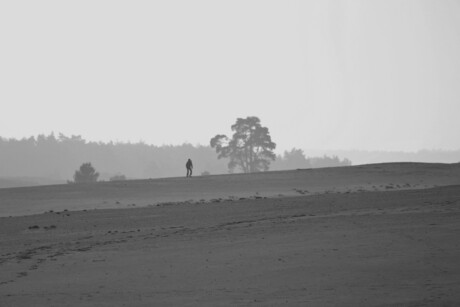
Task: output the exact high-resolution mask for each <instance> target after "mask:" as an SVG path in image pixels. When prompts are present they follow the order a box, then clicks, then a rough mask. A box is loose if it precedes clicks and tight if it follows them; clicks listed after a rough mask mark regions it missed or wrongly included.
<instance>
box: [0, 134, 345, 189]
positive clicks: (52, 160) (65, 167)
mask: <svg viewBox="0 0 460 307" xmlns="http://www.w3.org/2000/svg"><path fill="white" fill-rule="evenodd" d="M188 158H191V159H192V160H193V164H194V175H195V176H199V175H202V174H208V173H209V174H226V173H228V167H227V164H228V160H227V159H220V160H219V159H217V154H216V152H215V151H214V149H212V148H211V147H210V146H201V145H198V146H193V145H191V144H183V145H174V146H172V145H163V146H154V145H148V144H145V143H142V142H138V143H114V142H109V143H103V142H87V141H86V140H84V139H83V138H82V137H81V136H75V135H73V136H70V137H68V136H65V135H63V134H59V135H58V136H57V137H56V136H55V135H54V134H53V133H52V134H50V135H47V136H46V135H38V136H37V137H30V138H23V139H21V140H17V139H6V138H1V137H0V187H2V186H3V187H5V186H11V183H10V184H7V183H6V178H9V179H11V178H15V180H16V183H15V185H17V186H19V185H35V184H53V183H63V182H67V180H72V177H73V174H74V173H75V171H76V170H77V169H78V168H79V167H80V165H81V164H82V163H85V162H91V164H92V165H93V166H94V168H96V170H97V171H98V172H99V173H100V177H99V179H100V180H109V179H110V178H111V177H113V176H117V175H124V176H126V178H128V179H137V178H160V177H175V176H185V162H186V161H187V159H188ZM346 165H351V161H349V160H348V159H343V160H341V159H339V158H338V157H336V156H332V157H327V156H321V157H314V158H307V157H305V155H304V153H303V151H302V150H300V149H292V150H291V151H287V152H285V153H284V154H283V155H278V156H277V158H276V160H275V161H273V162H272V163H271V165H270V170H285V169H297V168H317V167H328V166H346ZM2 180H3V181H2ZM2 182H3V183H2Z"/></svg>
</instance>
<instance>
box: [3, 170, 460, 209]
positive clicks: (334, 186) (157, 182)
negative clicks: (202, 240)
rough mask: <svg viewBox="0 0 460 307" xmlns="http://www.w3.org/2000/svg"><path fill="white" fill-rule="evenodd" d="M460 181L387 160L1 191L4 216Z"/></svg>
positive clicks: (457, 174)
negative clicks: (384, 162)
mask: <svg viewBox="0 0 460 307" xmlns="http://www.w3.org/2000/svg"><path fill="white" fill-rule="evenodd" d="M453 184H460V164H458V163H457V164H429V163H387V164H371V165H363V166H352V167H342V168H323V169H309V170H297V171H279V172H268V173H258V174H239V175H219V176H209V177H193V178H167V179H154V180H133V181H131V180H130V181H126V182H101V183H98V184H92V185H55V186H46V187H45V186H42V187H24V188H12V189H11V188H10V189H0V216H10V215H12V216H17V215H26V214H37V213H43V212H46V211H49V210H54V211H56V210H63V209H68V210H78V209H95V208H99V209H103V208H127V207H131V206H133V205H135V206H147V205H152V204H157V203H161V202H176V201H186V200H194V201H197V200H200V199H203V200H210V199H214V198H229V197H238V198H239V197H250V196H256V195H260V196H266V197H273V196H279V195H280V194H282V195H284V196H292V195H299V194H302V195H311V194H316V193H325V192H345V191H360V190H392V189H417V188H427V187H433V186H443V185H453Z"/></svg>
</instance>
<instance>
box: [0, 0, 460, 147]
mask: <svg viewBox="0 0 460 307" xmlns="http://www.w3.org/2000/svg"><path fill="white" fill-rule="evenodd" d="M459 55H460V1H458V0H457V1H454V0H381V1H378V0H375V1H374V0H373V1H369V0H362V1H361V0H355V1H351V0H348V1H347V0H343V1H333V0H329V1H289V0H280V1H272V0H261V1H253V0H244V1H239V0H232V1H217V0H210V1H202V0H196V1H189V0H184V1H175V0H168V1H117V0H110V1H101V0H91V1H85V0H82V1H60V0H58V1H47V0H44V1H21V0H18V1H1V2H0V111H1V114H2V117H1V120H0V136H2V137H8V138H22V137H29V136H32V135H38V134H42V133H44V134H49V133H51V132H54V133H55V134H58V133H64V134H65V135H81V136H82V137H83V138H85V139H87V140H93V141H104V142H106V141H110V140H112V141H122V142H126V141H131V142H137V141H143V142H145V143H148V144H155V145H163V144H182V143H184V142H188V143H192V144H203V145H207V144H209V140H210V139H211V138H212V137H213V136H215V135H216V134H227V135H231V130H230V126H231V125H232V124H233V123H234V122H235V121H236V119H237V118H238V117H247V116H257V117H259V118H260V120H261V123H262V125H263V126H266V127H268V128H269V131H270V134H271V137H272V140H273V141H274V142H275V143H277V152H282V151H284V150H288V149H291V148H293V147H296V148H303V149H309V148H310V149H344V150H351V149H357V150H389V151H393V150H397V151H417V150H420V149H444V150H455V149H460V133H459V132H460V119H459V117H460V116H459V114H460V56H459Z"/></svg>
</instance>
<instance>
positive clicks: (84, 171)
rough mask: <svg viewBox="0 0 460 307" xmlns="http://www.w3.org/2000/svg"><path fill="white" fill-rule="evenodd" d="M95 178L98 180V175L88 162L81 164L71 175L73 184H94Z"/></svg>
mask: <svg viewBox="0 0 460 307" xmlns="http://www.w3.org/2000/svg"><path fill="white" fill-rule="evenodd" d="M97 178H99V173H98V172H96V169H95V168H94V167H93V166H92V165H91V163H90V162H87V163H83V164H82V165H81V166H80V169H79V170H76V171H75V174H74V175H73V179H74V183H92V182H96V181H97Z"/></svg>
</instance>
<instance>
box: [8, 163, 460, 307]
mask: <svg viewBox="0 0 460 307" xmlns="http://www.w3.org/2000/svg"><path fill="white" fill-rule="evenodd" d="M403 166H404V167H406V168H405V169H404V171H401V166H398V167H396V166H395V165H380V166H379V167H383V168H384V170H383V171H382V169H380V171H382V172H379V171H378V170H379V169H376V171H375V173H372V168H373V167H374V166H367V167H362V168H348V170H343V169H328V170H317V171H315V172H317V173H315V172H313V174H314V175H315V176H317V177H315V178H316V179H317V180H318V182H314V180H313V179H312V177H309V178H306V177H308V176H305V177H302V172H304V171H299V172H290V173H289V172H280V173H275V175H277V176H279V177H282V176H285V178H284V180H282V179H280V178H279V177H278V178H274V176H272V174H268V175H269V176H268V178H266V180H265V187H270V189H267V190H265V191H262V190H261V187H262V184H261V183H260V181H261V180H259V181H257V183H254V185H255V186H248V185H250V184H251V181H250V180H248V181H246V186H245V188H246V190H245V191H247V193H248V194H251V193H255V192H254V190H255V191H260V192H259V193H260V194H262V195H264V193H268V192H270V191H271V192H272V193H275V192H279V191H281V190H282V189H286V191H289V189H291V191H292V188H293V184H296V185H295V189H297V192H294V193H297V194H298V196H292V197H280V196H278V197H272V198H259V199H243V200H228V199H226V201H217V200H216V201H214V202H206V203H196V202H182V203H169V204H161V205H154V206H150V207H145V208H131V209H128V210H127V209H111V210H88V211H62V210H61V211H59V212H48V213H44V214H38V215H28V216H18V217H9V218H8V217H4V218H0V243H1V249H0V272H1V274H0V306H2V307H3V306H228V305H235V306H279V305H291V306H387V305H394V304H400V305H397V306H458V305H459V304H460V261H458V259H459V257H460V241H459V240H458V238H459V237H460V186H444V187H437V188H426V189H414V190H395V189H390V188H388V190H387V188H386V186H387V184H388V185H389V184H390V183H393V185H394V186H395V187H396V185H398V184H399V185H400V187H402V184H405V183H409V184H410V186H411V187H414V186H415V184H418V186H415V187H416V188H419V187H420V185H421V187H423V188H424V185H425V184H426V185H428V186H431V185H445V184H448V183H449V182H453V181H455V180H458V176H457V178H455V175H456V174H457V175H458V170H457V166H456V165H454V166H452V165H450V166H445V165H412V164H411V165H403ZM410 167H412V169H411V170H409V168H410ZM417 167H418V168H417ZM429 167H432V169H429ZM366 168H367V175H366V172H365V171H363V169H364V170H366ZM369 168H370V169H369ZM397 169H399V173H398V175H397V176H395V177H394V178H392V177H391V174H392V173H394V172H397ZM334 170H335V173H334ZM350 171H352V174H353V178H350V177H348V176H349V174H350ZM305 172H306V173H308V171H305ZM342 172H343V173H342ZM347 172H348V173H347ZM289 174H291V177H292V176H299V178H302V181H296V180H295V179H292V178H291V179H289V178H290V176H289ZM310 175H311V173H310ZM250 176H253V175H250ZM396 177H397V178H396ZM214 178H216V181H219V180H222V178H223V179H226V182H231V183H232V184H231V185H230V186H231V187H233V188H234V187H235V186H237V185H238V180H232V179H234V178H232V176H218V177H214ZM239 178H240V181H244V180H243V179H244V176H243V179H241V178H242V177H241V176H240V177H239ZM253 178H254V177H253ZM255 178H257V179H261V178H262V177H257V176H256V177H255ZM321 178H323V180H324V181H320V179H321ZM340 178H342V179H340ZM411 178H412V180H418V181H417V182H415V181H410V180H409V179H411ZM433 178H434V179H433ZM195 179H196V180H195ZM174 180H176V181H174ZM174 180H173V181H172V182H174V183H177V182H181V184H183V185H185V184H191V183H195V182H198V181H199V180H201V178H193V180H189V181H181V179H174ZM203 180H209V181H212V177H210V178H205V179H203ZM289 180H291V181H289ZM308 180H309V181H308ZM340 180H342V182H344V183H346V185H345V186H340V185H338V184H337V185H335V183H337V182H341V181H340ZM364 180H369V181H364ZM422 180H423V182H419V181H422ZM429 180H431V181H429ZM209 181H208V182H209ZM262 181H264V180H262ZM286 181H287V182H288V183H286ZM305 181H308V183H309V184H310V185H311V186H315V187H318V191H319V190H320V188H319V187H322V188H323V189H327V190H331V189H332V188H334V189H335V190H336V191H337V192H334V193H332V192H329V193H327V194H326V193H323V194H316V195H311V193H306V194H304V195H300V193H305V192H303V190H302V189H303V188H306V186H302V184H303V183H305ZM388 181H391V182H388ZM163 182H164V181H163ZM325 182H327V183H331V182H333V183H334V186H326V185H325ZM358 182H365V183H366V184H367V185H366V186H364V184H363V183H361V184H358ZM150 183H151V182H150ZM276 183H278V184H279V185H280V186H277V185H276ZM138 184H140V185H142V186H148V185H147V184H148V183H142V182H138ZM259 184H260V185H259ZM282 184H285V186H282ZM315 184H316V185H315ZM165 185H166V186H167V185H168V184H165ZM381 185H384V186H383V189H384V190H385V191H359V190H364V188H367V189H374V188H372V186H375V187H377V188H378V187H380V186H381ZM98 186H99V187H101V188H102V189H104V188H107V186H105V185H98ZM214 186H215V187H216V188H218V187H219V184H218V183H214ZM288 186H290V187H289V189H287V187H288ZM353 186H355V188H354V189H352V187H353ZM363 186H364V187H363ZM59 188H61V187H58V188H57V187H45V188H44V189H45V190H46V189H59ZM166 189H167V187H163V190H166ZM227 189H230V188H227ZM299 189H300V190H301V191H300V192H299ZM307 189H309V190H310V189H311V190H313V189H314V188H311V187H310V186H308V188H307ZM128 190H129V189H128V188H126V190H124V191H125V192H126V191H128ZM203 190H205V192H203V193H204V194H206V193H209V194H206V195H211V190H212V189H210V188H209V187H208V188H203ZM347 191H352V192H350V193H347ZM2 192H5V191H2ZM32 192H33V193H35V194H37V193H38V192H40V190H32ZM32 192H30V190H28V193H32ZM224 192H228V190H225V191H224ZM42 193H43V195H45V194H46V192H42ZM66 193H69V192H66ZM97 193H99V194H100V195H105V194H104V193H106V192H102V191H97V189H95V190H93V195H98V194H97ZM145 193H147V192H145ZM147 194H148V193H147ZM242 194H244V193H242ZM6 195H11V194H8V193H7V194H6ZM30 195H31V194H30ZM30 195H29V197H30ZM67 195H70V194H67ZM132 195H134V193H133V192H131V193H130V196H129V197H132ZM253 195H254V194H253ZM2 196H3V197H5V194H2ZM105 196H106V197H107V195H105ZM236 196H238V197H236V198H238V199H239V196H240V195H238V194H236ZM48 197H49V199H52V195H51V194H50V195H49V196H48ZM67 197H68V199H69V200H70V199H71V196H67ZM75 197H77V196H75ZM93 197H95V196H93ZM191 198H192V197H191ZM26 199H27V198H26ZM44 199H45V196H43V198H42V201H44ZM62 199H64V198H62ZM186 199H188V198H186ZM0 200H3V199H2V198H1V197H0ZM149 201H151V200H149ZM35 204H38V205H40V203H38V202H36V203H35ZM64 204H67V203H64ZM34 226H38V227H34Z"/></svg>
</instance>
